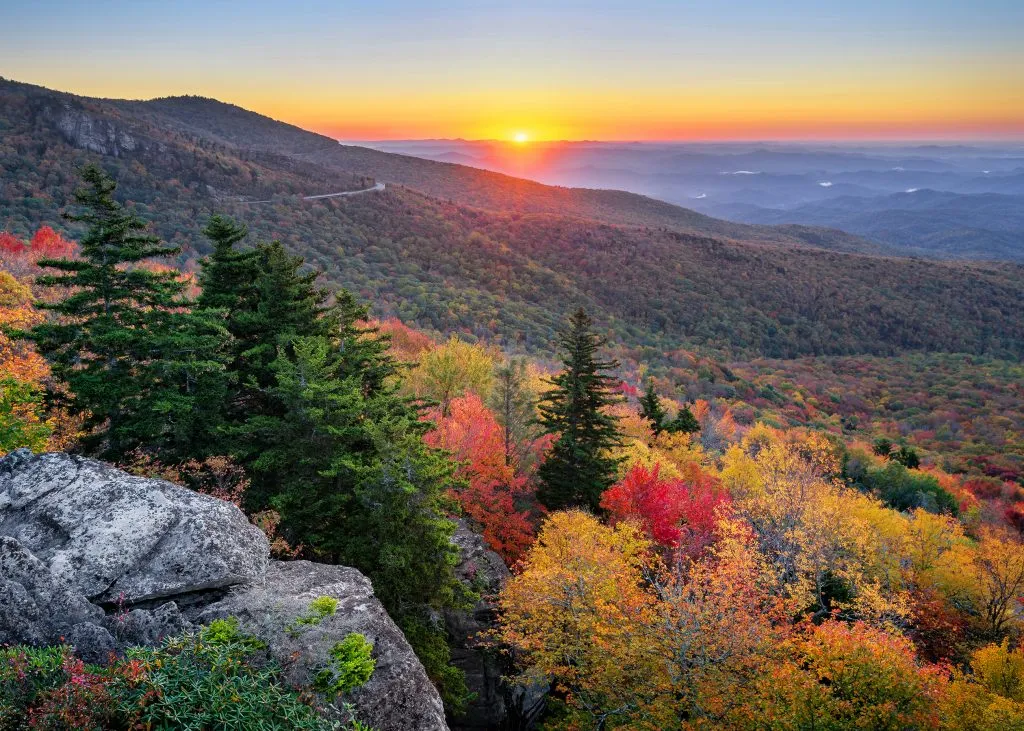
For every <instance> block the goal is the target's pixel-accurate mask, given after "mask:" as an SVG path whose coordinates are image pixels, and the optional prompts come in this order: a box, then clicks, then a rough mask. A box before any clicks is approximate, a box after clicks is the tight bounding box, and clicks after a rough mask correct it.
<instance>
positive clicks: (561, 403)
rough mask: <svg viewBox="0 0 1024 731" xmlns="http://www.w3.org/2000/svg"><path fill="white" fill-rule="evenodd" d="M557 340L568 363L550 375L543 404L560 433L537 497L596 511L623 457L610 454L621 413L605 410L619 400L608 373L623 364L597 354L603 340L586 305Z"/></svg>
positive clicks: (551, 504)
mask: <svg viewBox="0 0 1024 731" xmlns="http://www.w3.org/2000/svg"><path fill="white" fill-rule="evenodd" d="M558 344H559V348H560V350H561V352H562V363H563V366H564V367H563V370H562V372H561V373H559V374H558V375H557V376H554V377H553V378H552V379H551V380H550V381H549V383H550V385H551V386H552V387H553V388H552V389H551V390H550V391H548V392H546V393H545V394H544V395H543V396H542V397H541V400H540V404H539V408H540V419H539V422H540V424H541V426H542V427H543V428H544V430H545V432H546V433H548V434H553V435H555V436H556V437H557V438H556V440H555V443H554V445H553V446H552V448H551V451H550V453H549V454H548V457H547V459H546V460H545V461H544V463H543V464H542V465H541V466H540V469H539V470H538V476H539V477H540V483H541V484H540V487H539V488H538V490H537V497H538V498H539V499H540V501H541V502H542V503H543V504H544V505H545V506H546V507H547V508H549V509H551V510H559V509H562V508H566V507H575V506H581V507H586V508H589V509H590V510H593V511H597V510H598V509H599V507H600V503H601V493H603V492H604V491H605V490H606V489H608V488H609V487H611V485H612V483H614V482H615V474H616V470H617V468H618V465H619V462H620V461H621V460H620V459H617V458H615V457H612V456H611V452H610V450H611V449H612V448H613V447H616V446H618V445H619V444H620V441H621V439H620V434H619V429H618V423H617V419H616V418H615V417H614V416H612V415H611V414H609V413H608V411H607V407H609V406H611V405H613V404H615V403H618V402H619V397H618V396H617V395H616V394H615V391H614V386H615V383H616V380H615V379H614V378H613V377H612V376H610V375H608V372H609V371H611V370H612V369H614V368H617V367H618V365H619V364H618V362H617V361H614V360H610V361H604V360H599V359H598V358H597V351H598V349H599V348H601V347H603V346H604V345H605V340H604V338H602V337H601V336H599V335H598V334H597V333H595V332H594V330H593V327H592V325H591V321H590V318H589V317H588V316H587V313H586V312H584V311H583V309H582V308H581V309H579V310H577V311H576V312H575V313H574V314H573V315H572V316H571V317H570V318H569V328H568V330H566V331H565V332H564V333H563V334H562V335H560V336H559V339H558Z"/></svg>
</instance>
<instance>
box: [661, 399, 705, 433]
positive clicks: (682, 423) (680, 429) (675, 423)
mask: <svg viewBox="0 0 1024 731" xmlns="http://www.w3.org/2000/svg"><path fill="white" fill-rule="evenodd" d="M665 430H666V431H668V432H671V433H672V434H696V433H697V432H699V431H700V422H699V421H697V417H696V416H694V415H693V412H692V411H690V407H689V406H688V405H687V404H683V405H682V406H680V407H679V413H678V414H676V418H674V419H673V420H672V421H670V422H669V423H668V426H666V427H665Z"/></svg>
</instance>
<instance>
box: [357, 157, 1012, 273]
mask: <svg viewBox="0 0 1024 731" xmlns="http://www.w3.org/2000/svg"><path fill="white" fill-rule="evenodd" d="M365 144H368V145H370V146H372V147H375V148H376V149H380V150H385V151H390V152H401V153H404V154H411V155H417V156H420V157H425V158H429V159H433V160H440V161H444V162H455V163H459V164H461V165H471V166H475V167H480V168H483V169H487V170H495V171H500V172H505V173H508V174H512V175H517V176H521V177H527V178H530V179H532V180H538V181H540V182H543V183H548V184H551V185H570V186H583V187H593V188H618V189H622V190H628V191H631V192H634V193H639V194H642V195H647V196H651V197H653V198H657V199H659V200H663V201H666V202H670V203H675V204H677V205H682V206H686V207H687V208H692V209H694V210H697V211H701V212H703V213H706V214H710V215H713V216H717V217H720V218H725V219H729V220H733V221H737V222H744V223H765V224H802V225H809V226H822V227H830V228H838V229H843V230H845V231H847V232H849V233H853V234H857V235H860V236H863V237H865V238H866V239H869V240H870V241H872V242H874V243H876V244H877V245H878V246H879V247H880V250H882V251H887V252H890V253H894V254H900V255H913V256H927V257H935V258H949V259H995V260H1006V261H1024V222H1022V215H1024V214H1022V213H1021V211H1024V144H1022V143H1020V142H1016V143H1013V142H1007V143H977V142H971V143H943V144H936V143H918V144H914V143H877V144H865V143H831V144H824V143H803V144H798V143H789V142H763V143H745V142H744V143H740V142H736V143H673V142H651V143H641V142H634V143H619V142H536V143H528V144H525V145H523V144H515V143H507V142H500V141H479V142H475V141H466V140H421V141H415V140H413V141H381V142H372V143H365Z"/></svg>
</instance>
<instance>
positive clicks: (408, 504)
mask: <svg viewBox="0 0 1024 731" xmlns="http://www.w3.org/2000/svg"><path fill="white" fill-rule="evenodd" d="M340 299H341V300H342V302H341V304H339V305H338V306H337V308H336V310H335V314H337V315H339V316H340V317H341V318H342V322H341V325H340V327H339V328H338V329H337V330H336V335H333V336H328V335H317V336H296V337H294V338H292V339H291V340H290V341H289V343H288V347H281V348H279V349H278V356H277V358H276V359H275V360H274V361H273V362H272V363H271V364H270V369H271V372H272V374H273V384H272V385H271V386H270V387H269V388H268V389H267V391H268V394H269V396H270V399H271V403H272V404H273V406H274V408H272V409H267V410H264V411H262V412H259V413H256V414H254V415H252V416H251V417H250V418H249V419H248V420H247V421H246V423H245V424H244V425H243V426H242V427H240V428H239V429H238V431H237V434H236V436H237V437H238V438H237V441H236V444H237V445H239V447H240V449H241V450H242V453H241V458H242V461H243V463H244V464H246V465H247V466H248V467H249V469H250V471H251V473H252V475H253V487H254V488H255V489H256V490H258V491H259V493H258V494H259V496H260V499H262V500H265V501H266V503H267V504H269V505H270V506H271V507H273V508H274V509H276V510H277V511H278V512H279V513H280V515H281V529H282V531H283V532H284V534H285V535H286V536H287V537H288V538H289V540H290V541H292V542H293V543H301V544H302V545H303V546H305V547H306V550H307V551H308V553H309V554H310V555H311V556H313V557H316V558H317V559H319V560H325V561H329V562H336V563H343V564H345V565H348V566H354V567H356V568H358V569H359V570H360V571H362V572H364V573H365V574H366V575H367V576H369V577H370V580H371V582H372V583H373V587H374V592H375V593H376V595H377V596H378V597H379V598H380V600H381V602H382V603H383V604H384V606H385V608H386V609H387V610H388V613H389V614H391V616H392V617H393V618H394V619H395V621H396V622H398V624H399V626H400V627H401V628H402V629H403V631H404V632H405V633H406V636H407V638H408V639H409V641H410V643H411V644H412V646H413V649H414V650H415V651H416V653H417V655H418V656H419V658H420V660H421V661H422V662H423V664H424V667H426V669H427V672H428V673H429V674H430V676H431V678H432V679H433V680H434V681H435V683H437V684H438V686H439V687H440V689H441V691H442V696H443V697H444V699H445V701H446V703H448V704H449V705H450V706H451V707H453V708H457V707H458V706H459V705H460V703H461V702H462V701H463V700H464V698H465V696H466V688H465V679H464V677H463V675H462V674H461V673H460V672H459V671H458V670H457V669H455V668H454V667H452V666H451V665H450V664H449V663H450V658H451V655H450V650H449V649H448V646H447V644H446V642H445V639H444V636H443V633H442V632H441V631H440V630H438V629H437V627H436V626H435V624H434V623H433V621H432V620H431V619H430V618H431V616H433V614H432V613H433V612H434V611H435V610H437V609H441V608H444V607H452V606H463V605H464V604H465V603H466V602H465V600H466V598H467V597H466V591H465V590H464V589H463V587H462V585H461V584H460V583H459V582H458V580H457V579H456V578H455V576H454V573H453V569H452V567H453V565H454V563H455V562H456V560H457V552H456V549H455V547H454V545H453V544H452V543H451V541H450V538H451V536H452V534H453V532H454V528H455V526H454V524H453V523H452V522H451V521H450V520H448V518H447V517H446V515H447V513H448V512H449V511H450V509H451V507H452V506H451V505H449V504H448V498H447V496H446V495H447V492H448V490H449V489H450V488H452V487H454V476H453V475H454V464H453V463H452V462H451V460H450V459H449V458H448V457H447V455H446V454H445V453H444V452H441V451H440V450H435V449H431V448H429V447H427V446H426V445H425V444H424V442H423V434H424V433H425V432H426V431H427V430H428V429H429V428H430V424H429V423H427V422H425V421H423V420H422V419H421V418H420V414H419V411H418V409H417V408H416V407H415V405H414V404H413V402H412V401H411V400H410V399H408V398H405V397H402V396H399V395H398V393H397V385H398V384H397V378H396V376H397V374H398V365H397V364H395V362H394V361H393V360H392V359H391V358H390V356H388V355H387V353H386V349H387V343H386V341H384V340H383V339H381V338H378V337H376V335H375V333H374V332H373V331H372V330H368V329H365V328H362V327H360V326H359V325H358V322H357V319H364V318H365V317H366V311H365V309H364V308H361V307H357V306H355V305H354V303H353V302H352V301H351V298H350V297H349V296H348V295H347V294H345V295H343V296H342V297H340ZM325 317H326V315H325Z"/></svg>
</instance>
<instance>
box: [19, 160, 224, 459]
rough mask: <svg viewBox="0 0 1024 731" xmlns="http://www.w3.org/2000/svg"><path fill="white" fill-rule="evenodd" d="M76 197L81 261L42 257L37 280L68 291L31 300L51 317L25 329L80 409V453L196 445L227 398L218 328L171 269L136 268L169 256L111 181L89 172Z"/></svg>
mask: <svg viewBox="0 0 1024 731" xmlns="http://www.w3.org/2000/svg"><path fill="white" fill-rule="evenodd" d="M83 180H84V183H85V185H84V186H83V187H82V188H81V189H79V191H78V192H77V193H76V196H75V199H76V201H77V202H78V204H79V205H80V206H81V208H82V212H81V213H79V214H76V215H71V216H69V218H70V220H72V221H77V222H81V223H85V224H86V225H87V226H88V230H87V232H86V234H85V235H84V237H83V238H82V240H81V242H80V244H81V258H80V259H68V258H63V259H43V260H41V261H40V262H39V264H40V266H43V267H46V268H48V269H52V270H55V271H56V272H58V273H57V274H53V275H47V276H43V277H40V278H39V280H38V281H39V284H40V285H41V286H45V287H60V288H63V290H64V292H65V296H64V298H63V299H61V300H59V301H57V302H55V303H52V304H51V303H41V304H40V305H39V306H40V307H41V308H43V309H45V310H49V311H52V312H53V313H55V315H56V316H57V317H56V318H55V319H51V320H49V321H47V322H43V323H40V324H38V325H36V326H35V327H34V328H33V329H32V330H31V331H30V337H31V339H32V340H33V341H34V342H35V343H36V347H37V348H38V349H39V352H40V353H41V354H42V355H43V356H44V357H45V358H46V359H47V360H48V361H49V362H50V365H51V368H52V371H53V375H54V377H55V378H56V379H57V380H58V381H61V382H64V383H66V384H67V385H68V387H69V390H68V392H67V393H63V392H58V393H56V394H55V395H56V396H58V397H60V398H61V399H63V400H66V401H67V402H68V405H69V407H70V408H71V409H72V410H73V411H75V412H76V413H80V414H83V415H85V419H86V422H85V423H86V426H87V427H88V428H90V429H91V434H89V435H88V438H87V440H86V442H85V446H86V448H87V449H88V450H89V451H90V452H92V453H94V454H101V455H104V456H106V457H110V458H114V459H117V458H120V457H123V456H124V455H126V454H127V453H128V452H130V451H132V450H134V449H137V448H141V447H144V448H146V449H149V450H152V451H154V452H156V453H159V454H160V455H161V456H165V457H167V458H168V459H169V460H174V459H179V458H182V457H184V456H188V455H193V454H195V453H197V452H200V451H202V449H203V448H204V444H205V443H206V442H207V438H208V434H209V429H210V426H211V423H212V422H215V420H216V419H215V417H214V416H212V415H211V413H210V412H211V409H213V410H216V409H219V405H220V403H221V402H222V400H223V395H224V382H225V381H224V363H223V360H222V357H221V354H220V347H221V343H222V341H223V339H224V336H225V333H224V330H223V329H222V328H221V327H220V326H219V325H218V323H217V322H216V321H214V320H213V319H212V318H210V317H207V316H206V315H204V314H203V313H196V312H193V311H192V303H191V302H190V301H188V300H187V299H185V298H184V297H183V296H182V293H183V290H184V288H185V285H184V284H183V283H182V282H181V281H180V280H179V278H178V275H177V273H176V272H173V271H168V272H153V271H150V270H147V269H146V268H144V267H143V266H141V265H142V264H143V263H145V262H147V261H148V260H151V259H154V258H163V257H169V256H173V255H175V254H177V253H178V252H179V249H178V248H177V247H170V246H166V245H164V244H163V243H161V241H160V240H159V239H158V238H157V237H156V236H153V235H152V234H149V233H146V225H145V224H144V223H143V222H142V221H141V220H140V219H139V218H138V217H137V216H135V215H134V214H133V213H131V212H130V211H127V210H126V209H124V208H123V207H122V206H121V205H120V204H119V203H118V202H117V201H116V200H115V199H114V190H115V188H116V184H115V183H114V181H113V180H112V179H111V178H110V177H108V176H107V175H106V174H105V173H104V172H103V171H102V170H100V169H99V168H98V167H95V166H89V167H87V168H85V170H84V172H83Z"/></svg>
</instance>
